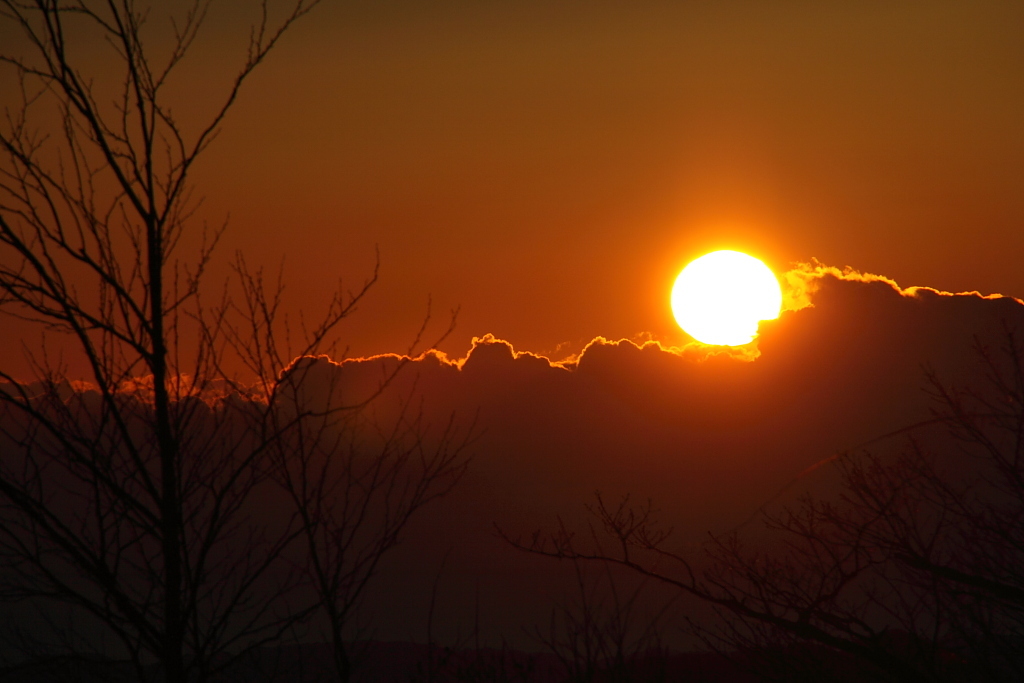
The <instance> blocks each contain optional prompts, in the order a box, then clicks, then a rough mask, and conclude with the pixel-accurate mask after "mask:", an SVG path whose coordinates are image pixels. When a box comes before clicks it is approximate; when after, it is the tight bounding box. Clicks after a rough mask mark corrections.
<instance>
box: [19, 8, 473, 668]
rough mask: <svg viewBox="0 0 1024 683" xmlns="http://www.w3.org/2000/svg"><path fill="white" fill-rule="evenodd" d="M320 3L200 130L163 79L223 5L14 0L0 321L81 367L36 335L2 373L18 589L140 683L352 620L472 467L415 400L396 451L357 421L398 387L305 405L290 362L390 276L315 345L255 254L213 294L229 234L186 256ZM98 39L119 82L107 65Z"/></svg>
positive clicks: (329, 316) (260, 12)
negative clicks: (177, 109)
mask: <svg viewBox="0 0 1024 683" xmlns="http://www.w3.org/2000/svg"><path fill="white" fill-rule="evenodd" d="M317 4H318V0H290V2H282V5H281V6H268V3H267V2H262V3H260V4H258V5H256V7H257V18H256V20H255V23H254V25H253V27H252V29H251V33H250V40H249V47H248V51H247V54H245V55H244V57H243V59H242V60H241V64H240V67H239V70H238V72H237V74H236V75H235V77H234V78H233V79H232V81H231V82H230V83H229V85H228V86H227V88H226V91H225V92H224V93H223V94H222V98H221V100H220V103H219V104H218V105H216V106H215V107H214V109H213V111H212V113H211V115H210V116H209V118H208V119H207V120H206V122H205V123H204V124H202V125H200V126H198V127H197V128H190V129H189V130H193V131H194V132H193V133H188V132H186V130H185V129H184V128H183V127H182V126H180V125H179V124H178V122H177V119H176V118H175V113H174V111H173V110H172V107H171V103H170V102H169V101H168V95H167V89H168V84H169V83H170V82H171V80H172V78H173V77H174V76H176V75H177V74H178V73H179V72H180V69H179V67H180V65H181V63H182V62H183V60H184V59H185V58H186V55H187V53H188V52H189V50H190V48H191V47H192V45H193V42H194V41H195V39H196V37H197V35H198V33H199V31H200V27H201V26H202V24H203V22H204V19H205V17H206V14H207V9H208V7H209V2H207V1H204V0H196V2H192V3H187V4H185V5H182V6H180V9H181V12H180V13H179V14H178V15H177V16H175V17H173V18H172V19H171V20H170V21H169V22H168V23H167V24H166V25H165V26H164V27H163V28H166V29H167V30H166V31H164V32H163V33H162V34H161V33H160V31H159V30H156V32H155V33H154V32H151V31H153V30H155V29H153V28H152V27H151V26H150V25H149V23H147V22H152V17H150V16H149V15H150V9H151V8H149V7H145V6H141V5H138V4H137V3H135V2H132V1H131V0H123V1H113V0H112V1H111V2H90V1H88V0H37V1H36V2H16V1H14V0H2V1H0V22H3V28H4V31H5V35H9V34H13V33H14V32H15V30H18V31H20V36H21V37H20V41H21V42H20V43H17V44H18V45H21V46H22V47H23V51H22V53H21V54H14V55H12V54H4V55H3V56H2V57H0V61H2V63H3V65H5V66H6V67H7V68H9V69H11V70H12V73H13V74H14V75H15V76H16V79H17V80H16V82H17V84H18V85H19V88H20V90H19V91H18V92H19V93H20V98H21V99H20V106H18V107H15V108H14V109H13V110H9V111H8V112H7V120H6V128H5V129H4V130H3V131H2V133H0V149H2V152H3V157H2V160H0V312H3V313H4V314H7V315H9V316H13V317H16V318H20V319H21V320H22V321H28V322H29V323H32V324H35V325H36V326H37V329H41V330H45V331H47V332H49V333H51V338H52V336H53V335H54V334H56V336H57V337H58V339H59V348H60V354H61V355H57V356H55V355H53V354H50V353H47V351H46V349H45V348H44V349H42V350H41V351H40V350H33V349H29V348H27V347H26V354H27V356H28V357H29V358H30V360H31V362H32V366H33V368H34V371H35V377H34V378H31V379H32V381H26V379H25V378H21V377H16V376H15V375H14V373H13V372H11V371H8V370H5V369H4V368H0V598H3V599H6V600H11V601H20V602H22V603H23V604H29V605H31V606H33V607H38V608H39V615H40V616H39V618H40V619H41V620H43V621H48V622H49V623H50V625H52V626H53V627H54V631H53V632H52V633H51V634H50V636H49V638H50V639H49V640H45V641H44V643H43V644H44V645H46V646H47V647H54V648H56V647H58V646H60V647H64V648H66V649H68V650H71V651H82V650H89V649H92V650H94V651H99V652H103V653H107V654H109V653H112V652H113V653H117V654H118V655H119V656H125V657H128V658H129V659H130V660H131V662H132V663H133V665H134V668H135V674H134V675H135V676H136V677H137V678H139V679H148V678H150V677H152V676H153V672H154V671H156V672H157V674H156V677H157V678H159V679H161V680H166V681H175V682H180V681H185V680H207V679H208V678H210V677H211V676H213V675H215V674H216V673H217V671H220V670H223V669H224V668H226V667H228V666H229V665H231V663H232V662H233V661H235V660H236V659H237V658H238V657H240V656H241V655H242V654H243V653H245V652H246V651H247V650H251V649H252V648H255V647H258V646H260V645H263V644H267V643H273V642H276V641H277V640H278V639H279V638H280V637H281V636H282V635H283V634H285V633H286V632H289V631H292V630H294V629H295V628H296V626H297V625H298V624H300V623H303V622H304V621H305V620H307V619H309V618H310V617H311V616H312V615H314V614H315V613H316V612H317V611H318V610H323V611H326V612H327V613H328V614H330V615H331V618H332V620H333V621H332V629H333V630H334V631H338V632H340V628H341V625H343V624H344V619H345V615H347V614H348V613H349V612H348V610H349V609H350V608H351V602H352V601H353V600H355V599H357V598H358V596H359V594H360V591H361V590H362V587H363V586H365V584H366V581H368V580H369V579H370V578H371V577H372V574H373V569H374V567H375V566H376V563H377V562H379V560H380V557H381V555H382V554H383V553H384V552H386V551H387V550H388V549H389V548H390V547H391V546H393V544H394V542H395V539H396V538H397V536H398V533H399V532H400V531H401V529H402V527H403V526H404V524H405V523H406V521H407V520H408V519H409V516H410V515H412V514H413V513H414V512H415V511H416V510H417V509H418V508H419V507H420V506H422V505H423V504H424V503H426V502H428V501H429V500H431V499H432V498H434V497H436V496H437V495H440V494H442V493H444V492H445V491H447V490H448V489H449V488H450V487H451V486H452V485H453V484H454V482H455V481H456V480H457V479H458V475H459V473H460V472H461V467H462V466H463V465H462V463H461V461H460V460H459V457H458V453H459V452H460V451H461V447H462V445H464V444H463V442H462V441H459V440H458V439H456V436H455V431H454V429H453V428H452V427H451V425H447V426H444V427H442V429H441V433H440V435H439V437H438V438H437V439H436V440H435V441H434V442H432V443H433V444H434V445H433V446H428V445H427V441H426V438H427V434H428V431H429V426H428V425H425V424H423V423H422V421H418V420H417V419H416V417H415V414H414V413H410V412H405V413H402V414H400V415H398V416H396V417H394V416H393V417H394V419H393V420H392V421H391V422H390V423H388V422H380V423H377V424H376V428H377V429H379V430H382V431H381V438H379V439H377V440H376V442H373V440H372V439H371V438H370V437H367V436H365V434H363V433H362V432H361V430H364V429H366V428H367V427H370V426H374V425H372V424H369V423H367V422H366V421H365V420H364V421H362V422H360V419H359V418H357V417H356V416H357V415H358V414H359V413H360V411H361V410H362V409H363V408H364V407H365V406H366V404H367V403H368V402H369V401H371V400H372V399H373V398H374V397H375V396H377V395H378V394H379V393H380V392H381V391H383V390H384V388H386V386H387V383H388V382H387V379H386V378H385V381H383V382H382V383H381V385H380V387H378V389H377V390H376V391H371V392H370V393H369V394H368V395H367V396H364V397H361V398H360V399H359V400H357V401H353V402H349V403H342V402H341V401H340V399H339V400H335V399H334V398H333V397H331V396H328V397H327V399H326V400H323V401H320V402H319V403H310V402H304V401H303V399H301V396H302V395H303V391H304V386H303V385H304V382H305V381H306V376H305V374H304V373H303V372H302V370H301V367H302V366H301V363H300V364H297V365H292V366H290V368H291V369H290V370H289V369H288V368H287V367H286V366H288V363H289V362H290V361H291V359H293V358H295V357H307V356H315V355H316V354H319V353H324V352H326V351H329V350H330V349H331V348H333V347H332V341H333V339H334V335H335V331H336V328H337V326H338V325H339V323H340V322H341V321H342V320H343V319H345V318H346V317H347V316H348V315H349V314H350V313H351V312H352V311H353V310H354V308H355V305H356V304H357V303H358V302H359V301H360V300H361V299H362V297H363V295H364V294H365V293H366V291H367V290H368V288H369V287H370V286H371V285H372V284H373V282H374V281H375V279H376V273H374V275H373V277H371V278H370V279H369V280H367V281H366V282H365V283H363V284H362V285H361V286H359V287H357V288H356V289H355V290H354V291H351V292H349V291H346V290H344V289H343V288H342V287H341V285H340V284H339V286H338V290H337V293H336V294H335V296H334V298H333V299H332V300H331V301H330V303H329V305H328V307H327V311H326V312H325V314H324V316H323V318H322V319H321V320H320V322H319V323H317V324H315V325H312V326H309V327H307V326H305V325H303V326H301V330H299V331H295V330H292V329H291V328H290V327H289V326H288V324H287V320H286V319H284V316H283V315H279V313H278V312H279V309H280V304H281V296H280V295H281V286H280V283H278V285H277V287H276V289H271V290H268V289H266V288H265V287H264V285H263V275H262V272H261V271H259V270H255V271H253V270H250V269H249V268H248V267H247V265H246V263H245V261H244V259H242V257H241V256H239V257H238V258H237V260H236V262H235V268H236V274H237V276H238V277H237V279H236V286H235V289H233V290H225V293H224V294H222V295H220V296H218V297H216V299H215V300H214V302H213V304H212V305H211V304H210V303H209V301H208V298H209V297H206V298H204V297H202V296H201V294H202V293H203V291H204V288H203V286H202V283H203V281H204V280H203V276H204V273H205V271H206V269H207V266H208V265H209V263H210V259H211V256H212V253H213V249H214V247H215V245H216V244H217V242H218V240H219V238H220V236H221V234H222V232H223V228H221V229H219V230H213V231H206V230H205V228H204V229H203V232H202V241H201V245H200V247H199V249H198V252H197V253H196V254H195V255H194V257H193V258H192V259H191V260H189V259H187V258H182V257H181V256H180V254H179V249H178V247H179V244H180V243H181V240H182V238H183V236H184V235H186V234H187V233H188V232H189V231H190V230H192V227H191V223H190V219H191V218H192V216H193V213H194V211H195V210H196V208H197V205H198V202H197V200H196V199H195V198H194V195H193V187H192V186H191V184H190V181H189V179H190V174H191V171H192V169H193V166H194V165H195V163H196V162H197V160H198V159H199V157H200V156H201V155H202V154H203V152H204V151H205V150H206V149H207V148H208V146H209V145H210V143H211V142H212V140H213V139H214V137H215V136H216V134H217V131H218V130H219V127H220V125H221V124H222V122H223V120H224V117H225V115H226V114H227V112H228V110H229V109H230V108H231V107H232V105H233V104H234V102H235V100H236V97H237V95H238V92H239V89H240V88H241V87H242V84H243V83H244V82H245V81H246V79H247V78H248V77H249V75H250V74H251V73H252V72H253V70H254V69H256V68H257V67H258V66H259V65H260V64H261V63H262V62H263V60H264V59H265V58H266V56H267V55H268V53H269V52H270V51H271V50H272V49H273V48H274V46H275V45H277V43H278V41H279V40H280V39H281V37H282V36H283V35H284V33H285V32H286V31H288V30H289V29H290V28H291V27H292V26H293V25H294V23H295V22H296V21H298V20H299V19H301V18H302V17H303V16H305V15H306V14H308V13H309V11H310V10H311V9H312V8H313V7H314V6H315V5H317ZM144 28H145V35H144ZM157 28H161V27H157ZM96 46H104V47H105V48H106V49H107V52H106V54H105V57H104V58H105V59H107V60H109V61H110V62H113V63H115V64H116V65H117V71H116V73H115V72H111V71H107V72H105V73H108V74H110V73H113V74H114V78H115V83H114V87H113V88H111V84H110V83H109V82H108V81H107V80H105V79H104V78H102V77H97V76H98V75H97V74H90V73H88V71H87V67H88V64H94V63H95V62H91V61H88V60H91V59H94V58H97V59H98V58H99V57H98V56H97V54H95V48H96ZM154 46H158V47H154ZM159 46H162V50H163V51H162V52H161V51H160V50H161V47H159ZM11 49H16V48H15V47H14V46H13V44H8V45H4V46H3V47H2V48H0V50H11ZM104 63H107V62H104ZM99 76H102V74H100V75H99ZM16 94H17V93H16ZM51 124H52V125H51ZM47 131H49V132H47ZM232 292H233V293H232ZM65 353H68V354H70V353H77V354H78V356H79V357H80V358H81V359H83V360H84V362H85V363H86V366H87V367H88V368H89V372H88V376H87V377H84V378H82V379H83V380H85V381H84V382H76V381H74V380H76V379H77V378H73V377H69V376H68V374H67V371H66V366H65V365H63V364H62V361H61V360H60V358H62V357H64V356H63V354H65ZM233 367H234V368H237V367H242V368H248V369H249V370H254V371H255V372H254V376H253V377H252V378H251V379H245V380H239V379H238V376H237V374H234V373H233V372H232V371H231V368H233ZM396 371H397V370H396ZM346 491H347V492H349V493H351V494H352V495H348V496H346ZM352 492H357V493H352ZM268 508H272V509H268ZM375 515H378V517H375ZM379 515H383V517H379ZM370 530H372V531H370ZM360 534H365V536H361V535H360ZM367 539H368V540H367ZM364 543H365V544H364ZM353 563H355V564H353ZM58 608H59V609H58ZM331 610H334V611H335V612H339V613H341V615H342V616H341V617H340V618H337V619H335V618H334V616H333V615H334V613H332V612H331ZM8 626H11V625H10V624H8ZM335 626H337V628H334V627H335ZM17 630H19V632H20V633H19V635H20V636H22V637H23V638H26V639H27V638H28V637H29V635H28V630H29V629H27V627H26V628H22V629H17ZM332 635H333V631H332ZM339 653H340V655H342V656H343V654H344V650H343V649H339ZM154 665H155V666H154ZM342 668H343V667H342ZM342 677H343V678H344V676H342Z"/></svg>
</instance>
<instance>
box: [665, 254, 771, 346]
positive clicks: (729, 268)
mask: <svg viewBox="0 0 1024 683" xmlns="http://www.w3.org/2000/svg"><path fill="white" fill-rule="evenodd" d="M781 308H782V289H781V288H780V287H779V281H778V280H777V279H776V278H775V274H774V273H772V271H771V269H769V268H768V266H766V265H765V264H764V263H762V262H761V261H759V260H758V259H756V258H754V257H753V256H748V255H747V254H743V253H741V252H738V251H729V250H724V251H715V252H712V253H710V254H706V255H704V256H701V257H700V258H698V259H696V260H694V261H692V262H690V264H689V265H688V266H686V268H684V269H683V272H681V273H680V274H679V277H678V278H676V283H675V285H674V286H673V288H672V312H673V314H675V317H676V322H678V323H679V326H680V327H682V328H683V330H685V331H686V333H687V334H689V335H690V336H691V337H693V338H694V339H696V340H697V341H700V342H704V343H705V344H717V345H723V346H740V345H742V344H749V343H750V342H752V341H753V340H754V337H756V336H757V324H758V323H759V322H760V321H762V320H773V319H775V318H777V317H779V311H780V309H781Z"/></svg>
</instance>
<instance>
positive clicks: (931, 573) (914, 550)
mask: <svg viewBox="0 0 1024 683" xmlns="http://www.w3.org/2000/svg"><path fill="white" fill-rule="evenodd" d="M1022 351H1024V348H1022V345H1021V342H1020V341H1019V340H1018V339H1017V338H1016V337H1015V336H1014V335H1013V334H1012V333H1009V332H1008V333H1007V335H1006V340H1005V343H1004V344H1003V345H1002V348H1001V349H998V350H995V351H993V350H992V349H989V348H986V347H983V346H981V345H979V347H978V355H979V358H980V372H979V377H980V378H981V379H982V381H983V383H982V386H980V387H978V388H975V389H954V388H952V387H949V386H947V385H945V384H944V383H943V382H942V381H940V379H939V378H938V377H937V376H936V375H935V374H934V373H929V380H930V386H931V390H930V395H931V398H932V399H933V400H934V410H933V417H932V419H931V420H930V421H929V422H928V423H927V424H926V425H921V426H919V427H918V428H916V429H915V430H913V431H912V437H911V438H910V439H909V442H908V443H907V445H906V446H905V447H904V448H902V449H899V450H896V451H893V452H889V453H857V454H844V455H842V456H840V457H838V458H836V459H835V460H834V464H835V466H836V467H837V468H838V469H839V472H840V474H841V477H842V484H843V485H842V489H841V493H840V495H839V497H838V499H820V498H815V497H812V496H805V497H803V498H802V499H801V500H800V501H799V502H798V503H797V504H796V505H795V506H789V507H786V508H784V509H783V510H782V511H781V512H779V513H774V514H766V515H765V516H764V518H763V521H764V527H763V528H762V529H761V530H760V531H759V532H758V533H759V535H761V537H762V539H761V540H764V537H768V538H770V539H771V543H770V544H764V543H762V544H760V545H761V547H764V545H768V546H769V549H768V550H763V549H760V550H759V549H757V548H756V547H754V546H752V545H751V544H750V543H749V542H747V541H744V536H743V535H741V534H740V533H739V532H736V533H732V534H728V535H725V536H722V537H717V538H713V539H712V540H711V541H710V543H709V544H708V546H707V556H706V557H705V558H697V557H693V556H687V555H685V554H683V553H679V552H676V551H674V550H672V548H671V545H670V538H671V537H670V533H669V531H668V530H667V529H664V528H663V527H661V526H660V525H659V524H658V521H657V519H656V516H655V515H654V514H653V513H652V511H651V508H650V506H649V505H648V506H640V507H637V506H633V505H632V504H630V502H629V500H628V498H627V499H624V500H623V501H621V502H620V504H618V505H608V504H606V503H605V501H604V500H602V499H601V498H600V496H599V497H598V500H597V503H596V505H594V506H592V508H591V512H592V514H593V516H594V518H595V520H596V522H597V525H598V526H599V527H600V528H601V529H603V531H604V533H605V534H606V535H605V538H607V539H610V540H609V541H608V542H606V543H600V542H598V543H590V544H585V545H584V544H581V543H580V541H579V539H577V538H576V536H575V535H574V534H573V533H571V532H570V531H568V530H566V529H564V528H561V529H559V530H558V531H556V532H555V533H554V534H550V535H547V536H543V535H540V534H537V535H535V536H534V537H533V538H532V539H530V540H528V541H520V540H516V539H512V542H513V543H515V544H516V545H518V546H519V547H520V548H523V549H525V550H529V551H531V552H535V553H540V554H544V555H548V556H552V557H558V558H571V559H573V560H595V561H600V562H610V563H614V564H618V565H622V566H626V567H629V568H631V569H632V570H634V571H636V572H639V573H640V574H642V575H645V576H648V577H651V578H654V579H657V580H660V581H662V582H665V583H667V584H670V585H673V586H676V587H678V588H679V589H681V590H682V591H684V592H686V593H688V594H690V595H693V596H696V597H697V598H699V599H700V600H703V601H705V602H707V603H710V604H711V605H714V606H715V607H716V608H717V609H718V611H719V613H720V614H721V615H722V616H723V620H722V622H721V625H720V627H719V628H717V629H715V630H713V631H709V630H706V629H703V633H704V635H705V636H706V637H708V638H709V640H710V641H711V642H713V643H715V644H716V645H717V646H718V647H724V648H726V649H728V650H731V651H733V652H745V653H748V654H750V655H753V656H754V657H756V658H759V659H760V661H761V662H762V663H764V662H770V663H771V664H773V665H774V666H775V669H774V670H775V671H776V672H780V671H781V672H783V673H781V677H780V680H796V678H795V670H796V669H798V668H800V667H804V668H805V669H806V667H807V666H809V665H811V664H813V665H814V668H813V669H812V670H813V671H814V673H813V674H812V678H811V680H821V679H822V678H823V677H827V678H829V679H830V680H897V681H964V680H985V681H1014V680H1020V679H1021V677H1022V676H1024V656H1022V655H1021V652H1022V651H1024V573H1022V572H1021V567H1024V352H1022ZM708 560H710V565H708ZM700 566H705V567H708V566H710V568H706V569H700V568H699V567H700ZM857 662H859V663H860V664H856V663H857ZM805 673H806V671H805ZM814 676H816V677H817V678H814Z"/></svg>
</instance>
